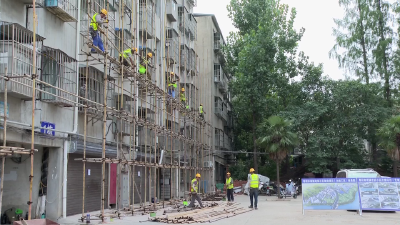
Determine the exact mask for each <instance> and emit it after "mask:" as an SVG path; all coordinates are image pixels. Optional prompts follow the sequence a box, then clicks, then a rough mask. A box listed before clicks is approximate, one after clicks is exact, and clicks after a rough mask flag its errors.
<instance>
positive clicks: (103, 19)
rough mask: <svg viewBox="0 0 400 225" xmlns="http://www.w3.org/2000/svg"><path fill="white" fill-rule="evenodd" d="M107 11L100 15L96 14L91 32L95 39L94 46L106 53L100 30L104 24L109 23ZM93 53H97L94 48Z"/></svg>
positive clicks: (91, 25) (91, 24) (103, 10)
mask: <svg viewBox="0 0 400 225" xmlns="http://www.w3.org/2000/svg"><path fill="white" fill-rule="evenodd" d="M107 14H108V12H107V10H105V9H102V10H101V11H100V13H96V14H94V15H93V17H92V21H91V23H90V28H89V32H90V35H91V36H92V39H93V45H94V46H96V47H98V48H99V49H100V50H101V51H103V52H104V46H103V41H102V40H101V37H100V34H99V31H98V28H99V26H101V25H103V23H108V20H107ZM91 52H92V53H96V50H94V48H92V51H91Z"/></svg>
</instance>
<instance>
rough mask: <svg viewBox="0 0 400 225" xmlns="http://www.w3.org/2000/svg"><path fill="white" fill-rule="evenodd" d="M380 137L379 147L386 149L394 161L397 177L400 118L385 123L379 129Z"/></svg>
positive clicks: (393, 118)
mask: <svg viewBox="0 0 400 225" xmlns="http://www.w3.org/2000/svg"><path fill="white" fill-rule="evenodd" d="M378 135H379V137H380V138H381V141H380V144H379V145H380V146H382V147H383V148H385V149H386V151H387V153H388V155H389V156H390V157H391V158H392V159H393V176H394V177H397V164H398V161H399V147H400V116H394V117H392V118H390V119H389V120H387V121H385V122H384V123H383V124H382V126H381V127H380V128H379V129H378Z"/></svg>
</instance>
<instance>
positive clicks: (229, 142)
mask: <svg viewBox="0 0 400 225" xmlns="http://www.w3.org/2000/svg"><path fill="white" fill-rule="evenodd" d="M223 148H224V149H225V150H232V138H230V137H229V136H228V135H227V134H224V146H223Z"/></svg>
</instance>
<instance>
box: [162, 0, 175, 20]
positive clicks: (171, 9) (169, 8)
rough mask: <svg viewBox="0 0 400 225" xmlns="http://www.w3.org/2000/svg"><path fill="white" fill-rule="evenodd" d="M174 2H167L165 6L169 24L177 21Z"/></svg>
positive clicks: (172, 0)
mask: <svg viewBox="0 0 400 225" xmlns="http://www.w3.org/2000/svg"><path fill="white" fill-rule="evenodd" d="M177 8H178V7H177V3H176V0H168V1H167V5H166V9H165V10H166V12H167V18H168V19H169V20H170V21H171V22H176V21H177V19H178V9H177Z"/></svg>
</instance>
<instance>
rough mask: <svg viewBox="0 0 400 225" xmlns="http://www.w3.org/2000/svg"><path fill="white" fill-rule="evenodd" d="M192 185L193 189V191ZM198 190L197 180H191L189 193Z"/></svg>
mask: <svg viewBox="0 0 400 225" xmlns="http://www.w3.org/2000/svg"><path fill="white" fill-rule="evenodd" d="M193 185H194V189H193ZM198 190H199V184H198V183H197V179H196V178H194V179H193V180H192V187H191V188H190V191H191V192H197V191H198Z"/></svg>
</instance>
